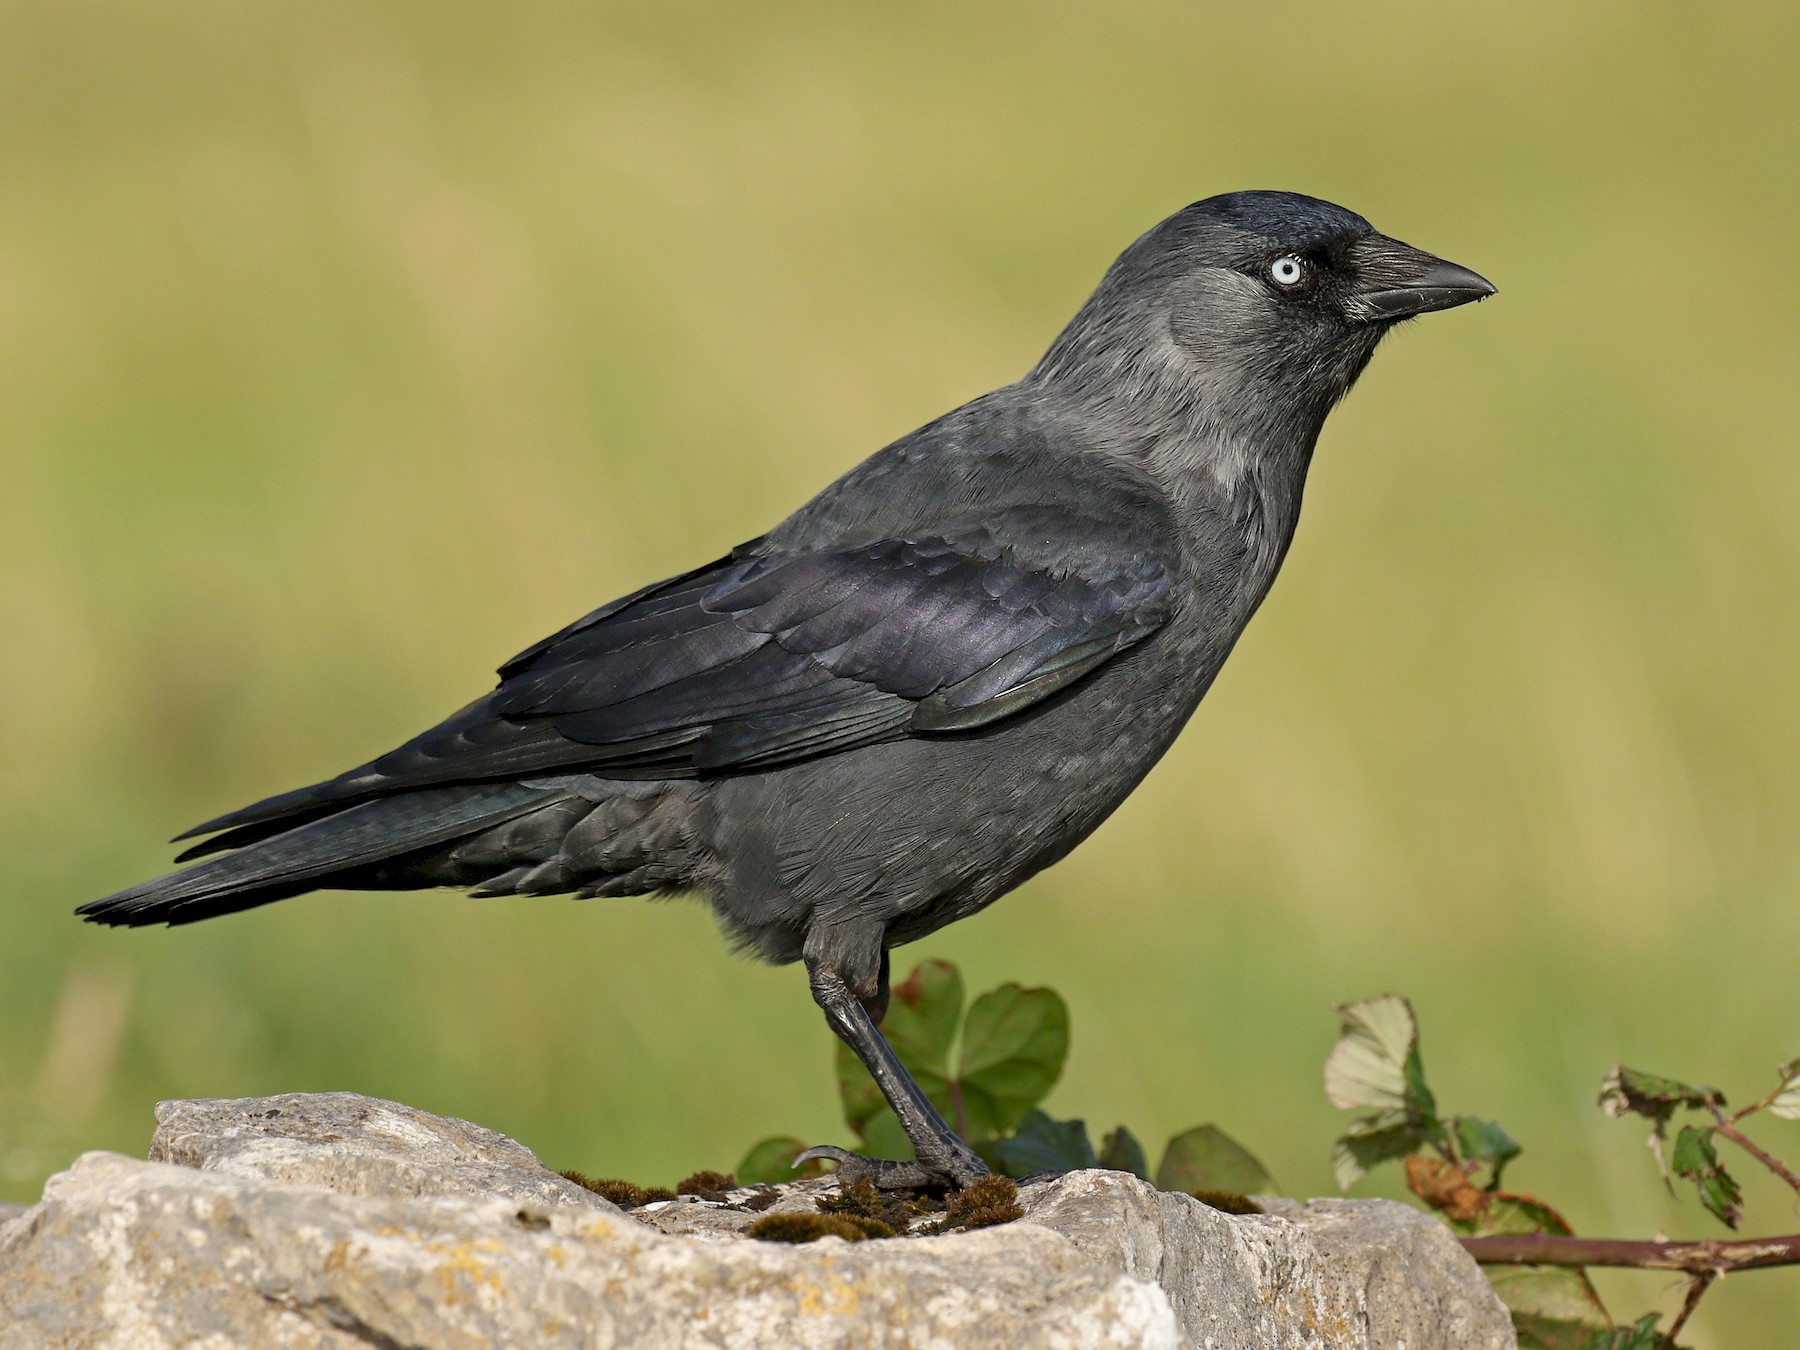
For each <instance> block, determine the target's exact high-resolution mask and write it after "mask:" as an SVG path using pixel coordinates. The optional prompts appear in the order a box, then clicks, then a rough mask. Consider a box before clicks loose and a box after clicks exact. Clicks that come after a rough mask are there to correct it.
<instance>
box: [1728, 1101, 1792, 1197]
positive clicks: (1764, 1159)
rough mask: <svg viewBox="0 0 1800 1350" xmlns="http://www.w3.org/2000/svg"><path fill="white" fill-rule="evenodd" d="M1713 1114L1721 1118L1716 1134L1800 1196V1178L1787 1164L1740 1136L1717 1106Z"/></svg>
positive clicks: (1736, 1128)
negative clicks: (1722, 1136) (1720, 1135)
mask: <svg viewBox="0 0 1800 1350" xmlns="http://www.w3.org/2000/svg"><path fill="white" fill-rule="evenodd" d="M1713 1114H1714V1115H1715V1116H1718V1117H1719V1123H1718V1126H1717V1127H1716V1131H1715V1132H1716V1133H1718V1134H1722V1135H1724V1136H1725V1137H1726V1138H1727V1139H1729V1140H1731V1142H1732V1143H1734V1144H1736V1145H1737V1146H1738V1147H1739V1148H1741V1149H1743V1150H1744V1152H1746V1153H1748V1154H1749V1155H1750V1156H1751V1157H1752V1158H1755V1159H1756V1161H1758V1162H1759V1163H1761V1164H1762V1165H1763V1166H1764V1167H1766V1168H1768V1169H1769V1170H1770V1171H1771V1172H1773V1173H1774V1174H1775V1175H1776V1176H1778V1177H1780V1178H1781V1179H1782V1180H1783V1181H1785V1182H1787V1184H1788V1185H1789V1186H1791V1187H1793V1188H1794V1192H1795V1194H1800V1177H1797V1176H1795V1175H1794V1174H1793V1172H1792V1171H1791V1170H1789V1168H1788V1166H1787V1164H1786V1163H1784V1162H1782V1161H1781V1159H1780V1158H1777V1157H1775V1156H1774V1154H1772V1153H1767V1152H1765V1151H1764V1150H1763V1149H1761V1148H1760V1147H1758V1146H1757V1145H1756V1144H1754V1143H1752V1142H1751V1141H1750V1140H1749V1139H1747V1138H1745V1137H1744V1136H1743V1135H1742V1134H1740V1133H1739V1132H1738V1127H1737V1126H1736V1125H1734V1124H1732V1122H1731V1120H1727V1119H1726V1118H1725V1116H1724V1115H1723V1114H1722V1113H1721V1112H1720V1111H1719V1109H1718V1108H1717V1107H1716V1106H1715V1107H1714V1108H1713ZM1732 1119H1733V1120H1735V1119H1736V1117H1735V1116H1734V1117H1732Z"/></svg>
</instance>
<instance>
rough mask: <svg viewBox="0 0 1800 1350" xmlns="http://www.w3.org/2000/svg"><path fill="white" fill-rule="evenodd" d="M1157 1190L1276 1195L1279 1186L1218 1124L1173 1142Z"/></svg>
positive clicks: (1158, 1175) (1166, 1152) (1158, 1174)
mask: <svg viewBox="0 0 1800 1350" xmlns="http://www.w3.org/2000/svg"><path fill="white" fill-rule="evenodd" d="M1156 1189H1157V1190H1159V1191H1230V1192H1233V1193H1235V1194H1238V1195H1272V1194H1274V1192H1275V1189H1276V1187H1275V1181H1274V1179H1273V1178H1272V1177H1270V1175H1269V1171H1268V1169H1267V1168H1266V1167H1264V1166H1263V1165H1262V1162H1261V1161H1260V1160H1259V1159H1258V1158H1257V1156H1256V1155H1255V1154H1254V1153H1252V1152H1250V1150H1249V1149H1247V1148H1245V1147H1244V1146H1243V1145H1242V1144H1240V1143H1238V1141H1237V1140H1235V1139H1233V1138H1232V1137H1231V1136H1230V1135H1228V1134H1226V1133H1225V1131H1223V1130H1221V1129H1220V1128H1219V1127H1218V1126H1217V1125H1196V1126H1195V1127H1194V1128H1193V1129H1191V1130H1188V1131H1185V1132H1184V1133H1182V1134H1178V1135H1176V1136H1175V1137H1174V1138H1173V1139H1171V1140H1169V1145H1168V1147H1167V1148H1166V1149H1164V1150H1163V1157H1162V1162H1161V1163H1159V1164H1158V1165H1157V1168H1156Z"/></svg>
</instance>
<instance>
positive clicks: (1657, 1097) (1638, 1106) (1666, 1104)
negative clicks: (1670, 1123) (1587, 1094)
mask: <svg viewBox="0 0 1800 1350" xmlns="http://www.w3.org/2000/svg"><path fill="white" fill-rule="evenodd" d="M1708 1100H1712V1101H1715V1102H1717V1103H1718V1104H1719V1105H1720V1106H1723V1105H1724V1104H1725V1098H1724V1097H1723V1096H1721V1095H1720V1094H1718V1093H1717V1092H1714V1091H1713V1090H1712V1089H1711V1088H1709V1087H1694V1086H1692V1085H1690V1084H1688V1083H1683V1082H1680V1081H1678V1080H1676V1079H1673V1078H1663V1077H1661V1076H1660V1075H1658V1074H1653V1073H1643V1072H1640V1071H1639V1070H1637V1069H1628V1068H1626V1067H1625V1066H1624V1065H1623V1064H1615V1065H1614V1066H1613V1068H1612V1072H1610V1073H1609V1074H1607V1075H1606V1077H1605V1078H1604V1079H1603V1080H1602V1081H1601V1083H1600V1109H1601V1110H1602V1111H1604V1112H1606V1114H1607V1115H1609V1116H1612V1117H1614V1118H1615V1119H1616V1118H1620V1117H1624V1116H1628V1115H1638V1116H1644V1117H1647V1118H1648V1119H1650V1120H1654V1121H1656V1122H1658V1123H1659V1124H1660V1123H1662V1122H1665V1121H1667V1120H1668V1119H1669V1117H1671V1116H1673V1115H1674V1114H1675V1112H1676V1111H1677V1110H1678V1109H1679V1108H1681V1107H1684V1106H1695V1107H1699V1106H1705V1105H1706V1103H1707V1101H1708Z"/></svg>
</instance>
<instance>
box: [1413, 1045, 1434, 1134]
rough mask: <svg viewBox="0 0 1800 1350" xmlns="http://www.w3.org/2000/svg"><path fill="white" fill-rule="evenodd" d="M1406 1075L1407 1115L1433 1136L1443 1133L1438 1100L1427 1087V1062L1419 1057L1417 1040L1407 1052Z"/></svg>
mask: <svg viewBox="0 0 1800 1350" xmlns="http://www.w3.org/2000/svg"><path fill="white" fill-rule="evenodd" d="M1405 1074H1406V1109H1407V1113H1408V1114H1409V1115H1411V1116H1412V1118H1413V1119H1414V1120H1415V1121H1416V1122H1417V1123H1418V1124H1419V1125H1421V1126H1423V1127H1424V1128H1425V1129H1426V1130H1429V1131H1430V1132H1431V1133H1432V1134H1439V1133H1441V1131H1442V1128H1443V1127H1442V1126H1441V1125H1440V1124H1439V1123H1438V1117H1437V1098H1436V1097H1435V1096H1433V1095H1432V1091H1431V1088H1430V1087H1428V1086H1427V1085H1426V1082H1425V1061H1424V1060H1423V1059H1422V1058H1421V1057H1420V1055H1419V1043H1418V1041H1417V1040H1415V1041H1414V1042H1413V1043H1412V1046H1411V1047H1410V1048H1409V1049H1408V1050H1407V1052H1406V1065H1405Z"/></svg>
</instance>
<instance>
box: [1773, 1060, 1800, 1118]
mask: <svg viewBox="0 0 1800 1350" xmlns="http://www.w3.org/2000/svg"><path fill="white" fill-rule="evenodd" d="M1779 1072H1780V1074H1781V1087H1780V1089H1779V1090H1777V1092H1776V1093H1775V1095H1774V1096H1773V1097H1772V1098H1770V1099H1769V1105H1768V1112H1769V1114H1770V1115H1772V1116H1780V1117H1781V1118H1782V1119H1783V1120H1800V1059H1790V1060H1789V1061H1788V1062H1787V1063H1786V1064H1783V1065H1782V1066H1781V1068H1780V1070H1779Z"/></svg>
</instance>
